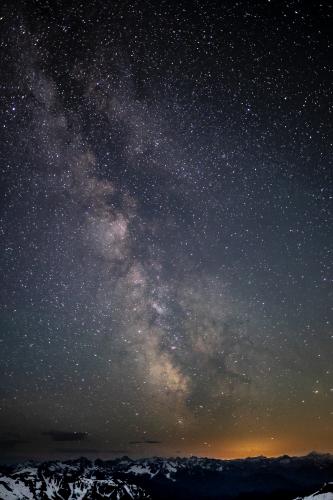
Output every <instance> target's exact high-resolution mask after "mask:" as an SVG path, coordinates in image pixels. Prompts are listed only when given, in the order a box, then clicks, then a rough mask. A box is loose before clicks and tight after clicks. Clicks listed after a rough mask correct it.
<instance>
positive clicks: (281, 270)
mask: <svg viewBox="0 0 333 500" xmlns="http://www.w3.org/2000/svg"><path fill="white" fill-rule="evenodd" d="M330 14H331V10H330V9H329V7H327V6H325V5H324V4H323V5H319V4H318V5H317V6H316V7H315V8H313V11H312V10H308V7H306V6H305V4H304V3H302V2H298V1H290V2H274V1H272V2H269V1H268V2H246V1H241V2H237V3H234V2H222V3H221V2H216V3H215V2H198V3H197V2H179V3H178V4H177V6H174V5H173V4H172V3H171V2H162V3H160V2H156V3H155V2H146V1H145V2H125V3H122V2H119V3H117V2H112V4H111V3H110V5H108V3H107V2H98V1H94V2H92V3H91V5H87V6H85V5H84V4H82V5H79V4H76V3H75V2H73V3H70V2H68V3H63V2H59V3H57V5H55V4H53V5H52V3H51V4H50V5H49V4H48V3H47V2H38V1H34V2H18V3H17V5H16V6H15V7H14V3H13V2H9V3H8V5H4V6H3V11H2V15H1V21H0V22H1V35H2V36H1V60H2V61H3V62H2V72H1V73H2V74H1V92H0V95H1V102H2V104H1V131H0V133H1V172H2V197H1V249H0V250H1V256H0V267H1V276H2V287H1V311H0V321H1V331H0V342H1V343H0V346H1V350H0V357H1V364H0V370H1V377H0V398H1V409H0V431H1V433H0V445H1V448H3V453H2V455H3V457H4V459H6V460H15V459H19V458H21V457H24V458H36V457H37V458H45V457H55V456H57V457H66V456H67V457H68V456H77V455H80V454H81V455H82V454H86V455H88V456H100V457H102V458H106V457H112V456H118V455H124V454H128V455H130V456H143V455H152V454H156V455H158V454H159V455H176V454H179V455H187V454H199V455H208V456H217V457H223V456H226V457H228V456H244V455H248V454H272V455H274V454H278V453H282V452H288V453H289V452H290V453H302V452H306V451H310V450H311V449H317V450H319V451H320V450H330V449H332V442H333V434H332V429H333V426H332V419H333V406H332V403H333V380H332V368H331V366H332V338H333V337H332V331H331V323H330V319H331V316H330V313H331V311H330V304H331V296H330V292H331V288H330V277H331V276H330V263H331V259H330V248H331V243H332V232H331V231H330V223H331V214H330V208H331V193H332V190H331V187H332V183H331V180H332V179H331V170H330V163H329V160H330V156H329V149H330V147H331V144H330V139H329V85H328V75H329V55H328V48H327V47H328V42H329V40H328V34H329V29H328V20H329V18H330Z"/></svg>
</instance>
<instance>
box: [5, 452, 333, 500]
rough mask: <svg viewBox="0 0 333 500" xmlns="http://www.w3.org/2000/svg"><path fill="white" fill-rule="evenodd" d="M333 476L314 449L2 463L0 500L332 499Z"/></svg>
mask: <svg viewBox="0 0 333 500" xmlns="http://www.w3.org/2000/svg"><path fill="white" fill-rule="evenodd" d="M332 479H333V456H332V455H320V454H316V453H311V454H309V455H307V456H305V457H289V456H282V457H279V458H265V457H256V458H248V459H239V460H215V459H209V458H197V457H191V458H172V459H164V458H157V457H155V458H149V459H140V460H132V459H130V458H128V457H123V458H120V459H115V460H109V461H102V460H95V461H89V460H87V459H85V458H80V459H78V460H68V461H65V462H60V461H52V462H43V463H36V462H26V463H23V464H19V465H10V466H3V467H1V468H0V499H1V500H33V499H36V500H48V499H49V500H51V499H52V500H88V499H97V500H98V499H105V498H109V499H117V500H127V499H151V500H167V499H173V500H178V499H179V500H180V499H181V500H184V499H185V500H190V499H192V500H195V499H206V500H209V499H211V500H213V499H216V500H217V499H223V500H228V499H230V500H232V499H233V500H236V499H239V500H240V499H252V500H254V499H256V500H261V499H262V500H263V499H265V500H267V499H271V500H275V499H276V500H292V499H295V498H296V497H297V498H298V499H303V498H308V499H310V498H313V499H315V500H333V483H330V480H332ZM313 492H316V493H313ZM309 495H310V496H309Z"/></svg>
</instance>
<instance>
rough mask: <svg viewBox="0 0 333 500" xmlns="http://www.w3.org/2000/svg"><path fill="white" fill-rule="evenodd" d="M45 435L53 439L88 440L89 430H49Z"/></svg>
mask: <svg viewBox="0 0 333 500" xmlns="http://www.w3.org/2000/svg"><path fill="white" fill-rule="evenodd" d="M42 435H43V436H49V437H50V438H51V439H52V440H53V441H86V440H87V439H88V433H87V432H66V431H47V432H43V433H42Z"/></svg>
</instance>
